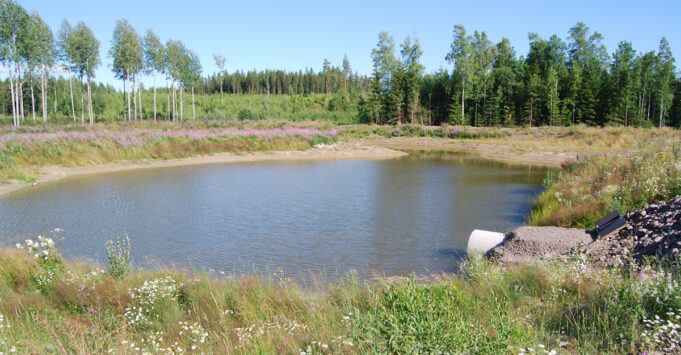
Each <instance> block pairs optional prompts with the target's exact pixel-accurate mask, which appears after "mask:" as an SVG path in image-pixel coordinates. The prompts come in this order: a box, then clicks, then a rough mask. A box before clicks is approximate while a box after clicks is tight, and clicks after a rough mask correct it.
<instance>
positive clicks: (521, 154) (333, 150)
mask: <svg viewBox="0 0 681 355" xmlns="http://www.w3.org/2000/svg"><path fill="white" fill-rule="evenodd" d="M404 150H440V151H453V152H464V153H474V154H476V155H479V156H480V157H481V158H485V159H491V160H496V161H500V162H506V163H515V164H524V165H535V166H546V167H560V166H561V165H563V164H566V163H570V162H574V161H576V160H577V159H578V155H577V153H569V152H568V153H562V152H561V153H557V152H546V151H519V150H517V149H514V148H512V147H511V146H508V145H503V144H488V143H479V142H474V141H473V142H472V141H461V140H452V139H441V138H423V137H421V138H405V137H395V138H385V137H377V136H373V137H370V138H364V139H357V140H352V141H350V142H343V143H336V144H331V145H320V146H317V147H315V148H312V149H308V150H304V151H298V150H288V151H269V152H255V153H215V154H209V155H200V156H194V157H188V158H181V159H168V160H160V159H149V160H140V161H123V162H117V163H107V164H101V165H94V166H80V167H62V166H45V167H39V168H35V169H34V170H33V172H34V173H35V174H36V175H37V176H38V184H43V183H49V182H55V181H59V180H61V179H65V178H67V177H72V176H79V175H90V174H98V173H107V172H114V171H125V170H136V169H149V168H161V167H173V166H190V165H203V164H227V163H245V162H260V161H305V160H308V161H310V160H347V159H363V160H374V159H376V160H380V159H393V158H398V157H401V156H404V155H406V154H407V153H405V152H404ZM31 186H33V184H29V183H23V182H17V181H14V182H11V183H9V184H2V185H0V197H2V196H5V195H7V194H10V193H12V192H14V191H18V190H21V189H24V188H27V187H31Z"/></svg>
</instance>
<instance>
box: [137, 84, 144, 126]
mask: <svg viewBox="0 0 681 355" xmlns="http://www.w3.org/2000/svg"><path fill="white" fill-rule="evenodd" d="M137 80H138V81H140V78H139V76H137ZM137 91H138V92H139V95H138V96H139V102H140V122H142V118H143V117H144V115H143V114H142V84H141V81H140V82H139V83H138V84H137Z"/></svg>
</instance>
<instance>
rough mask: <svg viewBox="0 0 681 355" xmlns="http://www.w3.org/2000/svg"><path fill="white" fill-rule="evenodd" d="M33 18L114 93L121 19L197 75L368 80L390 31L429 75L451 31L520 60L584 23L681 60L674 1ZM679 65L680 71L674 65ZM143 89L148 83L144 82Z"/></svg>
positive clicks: (309, 6) (182, 10)
mask: <svg viewBox="0 0 681 355" xmlns="http://www.w3.org/2000/svg"><path fill="white" fill-rule="evenodd" d="M19 3H20V4H21V5H22V6H23V7H24V8H26V9H27V10H28V11H32V10H35V11H38V13H39V14H40V15H41V16H42V17H43V18H44V19H45V20H46V21H47V23H48V24H49V25H50V26H51V27H52V30H53V31H54V32H55V33H56V32H57V30H58V28H59V26H60V24H61V21H62V20H63V19H64V18H66V19H67V20H68V21H69V22H71V24H73V25H75V24H76V23H77V22H78V21H84V22H85V23H86V24H87V25H88V26H90V28H92V29H93V31H94V32H95V35H96V36H97V38H98V39H99V40H100V42H101V47H100V55H101V57H102V65H101V66H100V68H99V69H98V71H97V73H96V79H97V80H98V81H104V82H108V83H111V84H114V85H115V86H116V87H121V86H122V85H121V83H120V82H119V81H117V80H115V79H114V78H113V75H112V73H111V69H110V64H111V59H110V58H109V56H108V50H109V47H110V45H111V37H112V31H113V28H114V25H115V22H116V20H117V19H119V18H127V19H128V20H129V21H130V23H131V24H132V25H133V26H134V27H135V28H136V29H137V31H138V32H139V33H141V34H143V33H144V32H145V31H146V30H147V29H148V28H151V29H153V30H154V32H156V34H158V35H159V36H160V37H161V40H162V41H164V42H165V41H166V40H167V39H169V38H173V39H179V40H182V41H184V43H185V44H186V45H187V46H188V47H189V48H191V49H193V50H194V51H195V52H196V53H197V54H198V55H199V57H200V59H201V64H202V66H203V74H204V75H205V74H209V73H214V72H215V71H216V66H215V63H214V61H213V57H212V55H213V53H215V52H221V53H222V54H223V55H224V56H225V58H226V59H227V64H226V69H227V70H228V71H230V72H231V71H234V70H249V69H258V70H262V69H284V70H288V71H293V70H295V71H297V70H299V69H305V68H306V67H310V68H313V69H315V70H319V69H321V66H322V62H323V60H324V58H328V59H329V60H330V61H331V62H332V63H333V64H334V65H340V64H341V62H342V59H343V55H344V54H346V53H347V55H348V58H349V60H350V64H351V66H352V68H353V70H354V71H357V72H359V73H360V74H370V73H371V57H370V53H371V49H372V48H373V47H374V46H375V45H376V42H377V38H378V33H379V32H380V31H383V30H385V31H388V32H389V33H390V34H392V35H393V36H394V37H395V42H396V44H399V43H401V42H402V41H403V40H404V38H405V37H406V36H407V35H410V34H416V36H417V37H418V38H419V40H420V41H421V45H422V49H423V57H422V63H423V64H424V65H425V67H426V71H427V72H433V71H436V70H437V69H438V68H439V67H441V66H442V67H445V68H448V69H449V68H450V66H449V65H448V64H447V62H446V61H445V60H444V57H445V55H446V54H447V52H448V51H449V46H450V43H451V40H452V28H453V26H454V25H455V24H463V25H464V26H465V27H466V29H467V30H468V31H469V32H471V33H472V32H473V31H474V30H480V31H485V32H487V34H488V36H489V38H490V39H491V40H492V41H494V42H497V41H499V40H500V39H501V38H502V37H508V38H509V39H510V40H511V43H512V44H513V46H514V48H515V50H516V53H518V54H522V55H524V54H526V53H527V50H528V40H527V34H528V32H537V33H539V34H540V35H541V36H542V37H547V38H548V37H550V36H551V35H552V34H557V35H559V36H560V37H561V38H566V37H567V32H568V29H569V28H570V27H571V26H573V25H574V24H575V23H577V22H578V21H584V22H585V23H586V24H587V25H588V26H589V27H591V29H592V30H596V31H598V32H600V33H601V34H603V36H604V37H605V44H606V46H607V48H608V52H609V53H612V52H613V51H614V49H615V48H616V46H617V43H618V42H619V41H620V40H628V41H631V42H632V43H633V46H634V48H635V49H636V50H638V51H650V50H657V47H658V44H659V41H660V38H661V37H662V36H666V37H667V39H668V40H669V42H670V44H671V48H672V53H673V54H674V55H675V57H677V58H679V53H681V24H680V23H679V22H680V18H679V14H681V1H646V2H644V1H640V0H638V1H629V0H619V1H610V0H608V1H581V0H579V1H574V0H573V1H550V0H543V1H541V0H532V1H522V0H517V1H512V0H507V1H427V0H425V1H396V0H393V1H372V0H365V1H355V0H347V1H337V2H331V1H273V0H255V1H201V0H191V1H176V0H169V1H145V0H136V1H130V0H120V1H91V0H75V1H54V0H49V1H48V0H20V1H19ZM677 65H679V63H677ZM145 81H146V82H147V83H150V80H149V79H147V80H145Z"/></svg>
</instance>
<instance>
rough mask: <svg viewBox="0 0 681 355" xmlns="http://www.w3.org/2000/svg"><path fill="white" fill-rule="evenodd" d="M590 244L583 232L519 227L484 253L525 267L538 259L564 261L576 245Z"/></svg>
mask: <svg viewBox="0 0 681 355" xmlns="http://www.w3.org/2000/svg"><path fill="white" fill-rule="evenodd" d="M592 241H593V238H592V237H591V234H589V233H588V232H587V231H585V230H583V229H575V228H560V227H519V228H517V229H515V230H513V231H511V232H509V233H506V236H505V238H504V241H503V242H502V243H501V244H500V245H499V246H497V247H495V248H493V249H492V250H490V251H489V252H488V253H487V256H488V257H489V258H490V259H492V260H494V261H496V262H499V263H503V264H528V263H532V262H533V261H536V260H539V259H546V258H565V257H567V256H568V255H570V253H571V252H572V251H573V250H575V249H576V248H577V247H578V246H579V245H585V244H589V243H591V242H592Z"/></svg>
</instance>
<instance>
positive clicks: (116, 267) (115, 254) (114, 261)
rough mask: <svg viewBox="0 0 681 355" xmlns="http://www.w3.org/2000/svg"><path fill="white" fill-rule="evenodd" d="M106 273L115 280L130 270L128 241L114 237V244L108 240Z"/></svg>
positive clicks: (106, 244) (127, 239)
mask: <svg viewBox="0 0 681 355" xmlns="http://www.w3.org/2000/svg"><path fill="white" fill-rule="evenodd" d="M105 246H106V257H107V259H108V263H107V265H106V266H107V271H108V273H109V275H111V276H113V277H115V278H119V279H120V278H123V277H124V276H125V274H127V273H128V270H129V268H130V239H129V238H128V236H125V238H124V239H122V238H120V237H116V242H115V243H114V241H113V240H112V239H111V238H109V239H107V241H106V243H105Z"/></svg>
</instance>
